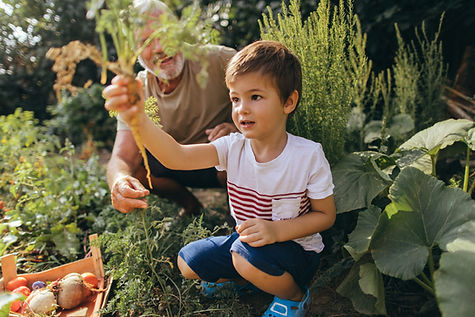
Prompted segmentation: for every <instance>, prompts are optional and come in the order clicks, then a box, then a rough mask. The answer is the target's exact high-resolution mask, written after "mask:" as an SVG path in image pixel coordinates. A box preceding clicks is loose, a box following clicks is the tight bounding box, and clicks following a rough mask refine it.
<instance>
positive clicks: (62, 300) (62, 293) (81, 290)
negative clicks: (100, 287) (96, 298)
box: [54, 273, 91, 309]
mask: <svg viewBox="0 0 475 317" xmlns="http://www.w3.org/2000/svg"><path fill="white" fill-rule="evenodd" d="M54 289H55V290H56V291H57V300H58V305H59V306H60V307H61V308H63V309H71V308H74V307H76V306H78V305H79V304H81V303H82V302H83V301H84V300H85V299H86V298H87V297H88V296H89V295H90V294H91V290H90V289H89V288H88V287H87V285H86V284H85V283H84V281H83V279H82V277H81V275H80V274H79V273H70V274H68V275H66V276H65V277H63V278H62V279H61V280H59V282H58V284H57V285H56V286H55V287H54Z"/></svg>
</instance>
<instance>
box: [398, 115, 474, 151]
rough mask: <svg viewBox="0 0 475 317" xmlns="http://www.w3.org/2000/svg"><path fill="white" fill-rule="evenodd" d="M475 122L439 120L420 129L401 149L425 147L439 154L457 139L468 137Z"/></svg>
mask: <svg viewBox="0 0 475 317" xmlns="http://www.w3.org/2000/svg"><path fill="white" fill-rule="evenodd" d="M474 125H475V123H474V122H473V121H470V120H466V119H448V120H445V121H441V122H437V123H436V124H434V125H433V126H432V127H430V128H427V129H425V130H422V131H419V132H418V133H416V134H415V135H414V136H413V137H412V138H410V139H409V140H407V141H406V142H404V143H403V144H402V145H401V146H400V147H399V150H412V149H424V150H426V151H427V152H428V153H429V154H430V155H434V154H437V152H438V151H439V150H440V149H443V148H445V147H447V146H449V145H452V144H453V143H455V142H457V141H463V140H465V139H467V134H468V131H469V130H470V129H471V128H473V127H474Z"/></svg>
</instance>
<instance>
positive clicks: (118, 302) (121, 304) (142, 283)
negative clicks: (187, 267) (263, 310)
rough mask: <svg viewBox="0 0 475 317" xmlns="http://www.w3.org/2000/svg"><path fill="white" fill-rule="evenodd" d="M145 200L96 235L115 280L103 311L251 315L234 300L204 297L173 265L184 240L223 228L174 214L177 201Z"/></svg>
mask: <svg viewBox="0 0 475 317" xmlns="http://www.w3.org/2000/svg"><path fill="white" fill-rule="evenodd" d="M149 204H150V206H151V207H150V208H148V209H147V210H142V211H134V212H132V213H130V214H127V215H126V216H124V218H126V220H125V221H126V223H125V224H124V225H123V227H122V228H121V229H120V230H118V231H117V232H115V233H113V232H108V233H105V234H102V235H101V236H100V237H99V241H100V243H101V245H102V249H103V250H104V251H103V254H104V257H105V258H106V265H105V268H106V274H107V275H110V276H113V277H114V280H115V284H114V287H113V290H112V292H111V296H110V297H109V301H108V304H107V307H106V310H105V314H106V315H117V314H119V315H134V316H137V315H146V314H158V315H160V316H199V315H200V314H203V315H212V316H233V315H239V316H246V314H248V316H252V315H253V312H252V311H250V309H249V308H248V307H244V305H243V304H242V303H240V302H239V301H237V300H235V301H233V302H232V304H230V302H229V301H228V302H224V300H217V301H216V300H213V301H209V300H206V299H204V298H203V297H202V296H201V295H200V292H199V284H198V283H197V282H196V281H188V280H184V279H183V278H182V277H181V276H180V274H179V272H178V269H177V267H176V257H177V254H178V251H179V250H180V248H181V247H182V246H183V245H184V244H185V243H189V242H191V241H195V240H197V239H201V238H205V237H208V236H209V235H212V234H215V233H216V232H218V231H221V230H229V228H228V227H226V226H222V225H220V226H217V225H214V227H213V223H214V221H215V220H213V219H211V218H210V217H208V216H201V217H199V218H195V219H194V220H193V221H191V222H190V221H184V220H183V219H176V218H175V215H176V213H177V206H175V205H170V204H167V203H166V202H165V201H162V200H158V199H156V198H154V197H150V198H149ZM205 214H209V213H205ZM205 224H206V225H205ZM246 312H247V313H246Z"/></svg>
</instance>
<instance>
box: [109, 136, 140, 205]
mask: <svg viewBox="0 0 475 317" xmlns="http://www.w3.org/2000/svg"><path fill="white" fill-rule="evenodd" d="M141 162H142V157H141V155H140V153H139V149H138V148H137V145H136V144H135V141H134V138H133V136H132V132H131V131H129V130H119V131H117V135H116V138H115V142H114V148H113V149H112V155H111V158H110V160H109V163H108V164H107V183H108V185H109V188H110V190H111V200H112V205H113V206H114V208H116V209H117V210H119V211H121V212H124V213H128V212H130V211H132V210H134V209H135V208H147V202H146V201H145V199H139V198H142V197H144V196H146V195H148V194H149V191H148V190H147V189H145V187H144V186H143V185H142V184H141V183H140V181H139V180H138V179H136V178H134V177H133V176H132V175H134V173H135V171H136V170H137V168H139V166H140V164H141Z"/></svg>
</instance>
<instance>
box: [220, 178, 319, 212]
mask: <svg viewBox="0 0 475 317" xmlns="http://www.w3.org/2000/svg"><path fill="white" fill-rule="evenodd" d="M227 184H228V194H229V202H230V205H231V208H232V210H233V211H234V217H236V220H238V221H245V220H247V219H251V218H261V219H266V220H272V200H279V199H300V208H299V211H298V215H297V216H300V215H302V214H304V213H307V212H308V211H309V210H310V199H309V198H308V197H307V195H306V191H303V192H297V193H286V194H276V195H266V194H261V193H259V192H257V191H255V190H253V189H251V188H246V187H242V186H238V185H236V184H233V183H231V182H229V181H228V182H227Z"/></svg>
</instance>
